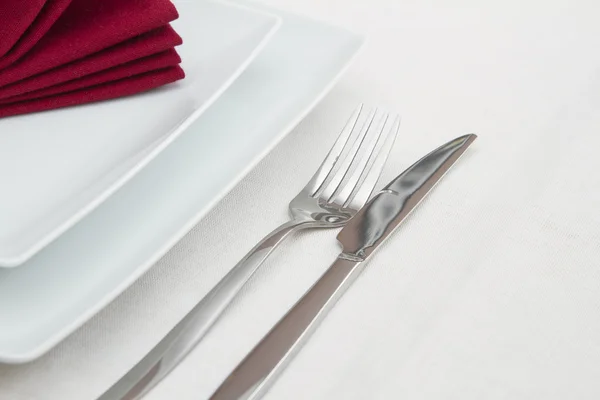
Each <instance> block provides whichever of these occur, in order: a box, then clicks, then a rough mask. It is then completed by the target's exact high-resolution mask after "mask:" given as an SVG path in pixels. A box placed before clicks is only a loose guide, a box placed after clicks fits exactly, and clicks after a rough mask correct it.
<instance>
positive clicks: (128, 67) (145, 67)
mask: <svg viewBox="0 0 600 400" xmlns="http://www.w3.org/2000/svg"><path fill="white" fill-rule="evenodd" d="M180 62H181V58H180V57H179V55H178V54H177V52H176V51H175V50H173V49H170V50H167V51H163V52H161V53H158V54H154V55H151V56H148V57H144V58H140V59H138V60H135V61H131V62H128V63H125V64H121V65H118V66H116V67H113V68H109V69H107V70H104V71H101V72H97V73H95V74H91V75H87V76H84V77H83V78H79V79H74V80H71V81H69V82H65V83H61V84H58V85H54V86H50V87H47V88H44V89H40V90H35V91H32V92H29V93H25V94H22V95H19V96H13V97H9V98H7V99H2V100H0V105H2V104H11V103H18V102H22V101H25V100H33V99H38V98H42V97H48V96H52V95H56V94H62V93H68V92H73V91H75V90H79V89H85V88H91V87H93V86H97V85H99V84H102V83H107V82H113V81H117V80H121V79H123V78H129V77H132V76H136V75H140V74H143V73H146V72H150V71H155V70H160V69H164V68H167V67H172V66H176V65H178V64H179V63H180Z"/></svg>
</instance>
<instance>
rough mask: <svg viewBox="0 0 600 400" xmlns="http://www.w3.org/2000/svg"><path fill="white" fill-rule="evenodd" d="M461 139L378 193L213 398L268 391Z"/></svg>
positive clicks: (251, 397) (231, 399) (238, 399)
mask: <svg viewBox="0 0 600 400" xmlns="http://www.w3.org/2000/svg"><path fill="white" fill-rule="evenodd" d="M475 138H476V136H475V135H466V136H462V137H460V138H457V139H455V140H453V141H451V142H448V143H446V144H445V145H443V146H441V147H439V148H438V149H436V150H434V151H433V152H431V153H429V154H428V155H427V156H425V157H423V158H422V159H421V160H419V161H418V162H416V163H415V164H413V165H412V166H411V167H410V168H408V169H407V170H406V171H404V172H403V173H402V174H401V175H400V176H398V177H397V178H396V179H394V180H393V181H392V182H391V183H390V184H389V185H387V186H386V187H385V188H384V189H383V190H382V191H380V192H379V193H377V194H376V195H375V196H374V197H373V199H371V200H370V201H369V202H368V203H367V205H365V206H364V207H363V208H362V209H361V210H360V211H359V212H358V213H357V214H356V215H355V216H354V218H352V219H351V220H350V222H348V224H346V226H345V227H344V228H343V229H342V230H341V231H340V233H339V234H338V237H337V238H338V241H339V242H340V243H341V245H342V248H343V250H342V253H341V254H340V255H339V256H338V258H337V260H336V261H335V262H334V263H333V264H332V265H331V267H330V268H329V269H328V270H327V271H326V272H325V274H323V276H322V277H321V278H320V279H319V281H317V283H316V284H315V285H314V286H313V287H312V288H311V289H310V290H309V291H308V292H306V294H305V295H304V296H303V297H302V298H301V299H300V300H299V301H298V302H297V303H296V305H294V307H293V308H292V309H291V310H290V311H289V312H288V313H287V314H286V315H285V316H284V317H283V318H282V319H281V320H280V321H279V322H278V323H277V324H276V325H275V327H274V328H273V329H272V330H271V331H270V332H269V333H268V334H267V335H266V336H265V337H264V338H263V339H262V341H261V342H260V343H259V344H258V345H257V346H256V347H255V348H254V349H253V350H252V352H250V354H249V355H248V356H247V357H246V358H245V359H244V360H243V361H242V362H241V363H240V364H239V365H238V366H237V368H236V369H235V370H234V371H233V372H232V373H231V375H229V377H228V378H227V379H226V380H225V381H224V382H223V384H222V385H221V386H220V387H219V388H218V389H217V391H216V392H215V393H214V394H213V395H212V397H211V398H210V399H211V400H242V399H243V400H256V399H258V398H260V397H261V396H262V395H263V394H264V393H266V392H267V390H268V389H269V387H270V385H271V384H272V383H273V382H274V380H275V378H276V376H277V375H278V374H279V373H281V372H282V371H283V369H284V368H285V367H286V366H287V364H288V363H289V362H290V360H291V359H292V357H293V356H294V355H295V353H296V352H298V350H299V349H300V347H301V346H302V344H303V342H304V341H305V340H306V339H307V338H308V336H309V335H310V333H311V332H312V331H313V330H314V329H315V328H316V327H317V324H318V323H319V322H320V321H321V320H322V319H323V317H324V316H325V315H326V313H327V312H328V311H329V310H330V309H331V307H333V305H334V304H335V303H336V301H337V300H338V299H339V298H340V297H341V296H342V294H343V293H344V292H345V291H346V289H347V288H348V287H349V286H350V285H351V284H352V282H354V280H355V279H356V278H357V277H358V275H359V274H360V272H361V271H362V270H363V268H364V267H363V265H364V264H362V263H363V262H364V261H366V260H367V259H368V257H369V256H371V255H372V254H373V253H374V252H375V250H376V249H377V248H378V247H379V246H380V245H381V244H382V243H383V242H384V240H385V239H387V238H388V237H389V235H390V234H391V233H392V232H393V231H394V230H395V228H397V227H398V225H399V224H400V223H401V222H402V221H403V220H404V219H405V218H406V216H407V215H408V214H409V213H410V212H411V211H412V210H413V209H414V208H415V207H416V206H417V204H419V202H420V201H421V200H422V199H423V198H424V197H425V196H426V195H427V193H428V192H429V191H430V190H431V189H432V188H433V186H434V185H435V184H436V183H437V182H438V181H439V180H440V178H441V177H442V176H443V175H444V174H445V173H446V172H447V171H448V170H449V169H450V167H451V166H452V165H453V164H454V163H455V162H456V161H457V160H458V158H459V157H460V156H461V155H462V154H463V153H464V151H465V150H466V149H467V147H468V146H469V145H470V144H471V143H472V142H473V141H474V140H475Z"/></svg>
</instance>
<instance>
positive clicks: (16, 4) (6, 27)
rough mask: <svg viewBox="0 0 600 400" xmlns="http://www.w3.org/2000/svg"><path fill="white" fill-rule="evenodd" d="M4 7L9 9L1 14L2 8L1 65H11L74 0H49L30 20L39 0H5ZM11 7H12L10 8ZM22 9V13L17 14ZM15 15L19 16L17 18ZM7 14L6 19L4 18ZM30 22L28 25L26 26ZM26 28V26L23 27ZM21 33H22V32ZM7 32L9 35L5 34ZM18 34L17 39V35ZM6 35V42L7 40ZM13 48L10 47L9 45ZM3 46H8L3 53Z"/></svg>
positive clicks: (0, 18) (0, 32) (47, 29)
mask: <svg viewBox="0 0 600 400" xmlns="http://www.w3.org/2000/svg"><path fill="white" fill-rule="evenodd" d="M0 3H2V6H1V7H2V8H3V10H4V11H5V12H6V14H5V16H3V15H2V10H0V24H1V25H2V28H0V34H2V36H0V38H2V43H3V45H2V48H0V69H2V68H5V67H7V66H9V65H10V64H12V63H14V62H16V61H17V60H19V59H20V58H21V57H23V55H25V54H26V53H27V52H28V51H29V50H31V48H32V47H33V46H35V45H36V44H37V43H38V41H39V40H40V39H41V38H42V37H44V35H46V33H47V32H48V31H49V30H50V28H51V27H52V26H53V25H54V23H55V22H56V21H57V19H58V18H59V17H60V16H61V15H62V14H63V12H64V11H65V10H66V8H67V7H68V6H69V4H71V0H47V1H45V2H43V3H44V4H43V7H42V9H41V10H39V13H37V15H36V18H35V19H34V20H33V21H31V15H32V14H33V12H34V10H36V9H37V7H38V6H39V5H40V1H39V0H2V1H1V2H0ZM9 9H10V10H12V11H9ZM17 13H23V15H18V16H17V15H16V14H17ZM15 17H16V19H15ZM5 18H6V19H5ZM26 25H27V26H26ZM23 28H25V30H23ZM19 33H21V34H20V35H19ZM5 34H6V35H7V36H6V37H5V36H4V35H5ZM17 35H19V37H18V39H17V41H16V42H14V40H15V37H16V36H17ZM5 38H6V42H4V40H5ZM10 43H12V44H11V45H10V49H8V45H9V44H10ZM2 49H5V50H7V51H5V52H4V53H3V52H2Z"/></svg>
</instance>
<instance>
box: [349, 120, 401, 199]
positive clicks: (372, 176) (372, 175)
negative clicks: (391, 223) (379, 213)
mask: <svg viewBox="0 0 600 400" xmlns="http://www.w3.org/2000/svg"><path fill="white" fill-rule="evenodd" d="M399 130H400V116H398V115H397V116H396V118H395V120H394V123H393V124H392V126H391V127H390V129H389V130H388V132H387V133H386V134H385V142H384V143H383V145H382V146H381V149H380V150H379V152H378V154H377V156H376V158H375V161H374V162H373V164H372V165H371V167H370V168H368V169H366V170H365V171H364V172H363V173H364V174H366V177H365V178H364V180H363V181H362V184H361V186H360V189H358V191H357V192H356V194H355V195H354V196H352V198H350V199H348V201H347V202H346V204H344V207H346V208H351V209H354V210H358V209H359V208H361V207H362V206H364V205H365V204H366V203H367V201H369V197H371V194H372V193H373V190H374V189H375V186H376V185H377V181H378V180H379V177H380V176H381V173H382V172H383V167H384V166H385V163H386V161H387V158H388V156H389V154H390V152H391V150H392V148H393V147H394V142H395V141H396V137H397V136H398V131H399ZM359 182H360V179H359Z"/></svg>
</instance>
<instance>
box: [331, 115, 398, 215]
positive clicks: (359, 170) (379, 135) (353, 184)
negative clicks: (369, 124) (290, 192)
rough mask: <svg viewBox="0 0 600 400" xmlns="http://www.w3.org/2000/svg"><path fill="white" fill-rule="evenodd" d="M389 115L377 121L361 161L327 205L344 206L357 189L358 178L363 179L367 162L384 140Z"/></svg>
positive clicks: (366, 170) (375, 153)
mask: <svg viewBox="0 0 600 400" xmlns="http://www.w3.org/2000/svg"><path fill="white" fill-rule="evenodd" d="M388 117H389V115H387V114H384V115H383V116H382V117H381V118H380V119H379V121H378V122H377V127H376V128H375V129H374V131H375V132H374V133H373V137H372V138H371V140H370V142H369V144H368V145H367V148H366V150H365V151H364V154H363V155H362V157H361V159H360V160H359V161H358V162H357V163H356V167H355V168H353V170H352V175H351V176H350V177H349V179H348V180H347V181H346V183H344V185H343V187H342V188H341V190H338V191H337V193H335V194H334V195H333V196H332V197H331V198H330V199H329V200H328V203H332V202H333V203H336V204H339V205H345V204H346V203H347V202H348V200H349V199H350V195H351V194H352V193H353V192H354V190H355V189H356V188H357V187H358V184H359V182H360V178H361V177H364V175H365V173H366V172H368V169H367V167H368V166H369V161H371V160H372V159H373V157H375V156H377V154H378V151H376V149H377V145H378V144H380V143H381V142H382V141H383V140H385V137H386V135H385V134H384V132H386V130H385V125H386V123H387V120H388ZM350 171H351V170H348V171H347V172H346V175H348V174H349V173H350ZM345 178H346V176H344V179H345Z"/></svg>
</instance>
